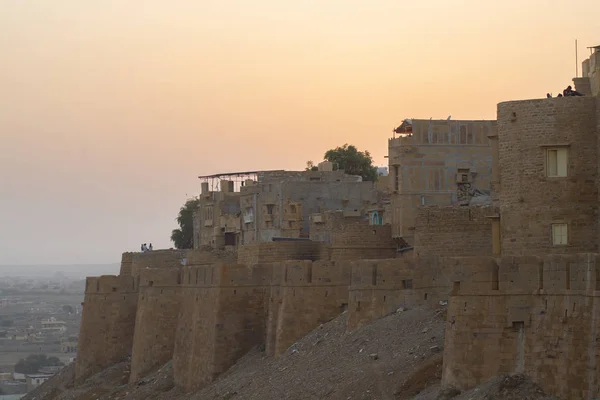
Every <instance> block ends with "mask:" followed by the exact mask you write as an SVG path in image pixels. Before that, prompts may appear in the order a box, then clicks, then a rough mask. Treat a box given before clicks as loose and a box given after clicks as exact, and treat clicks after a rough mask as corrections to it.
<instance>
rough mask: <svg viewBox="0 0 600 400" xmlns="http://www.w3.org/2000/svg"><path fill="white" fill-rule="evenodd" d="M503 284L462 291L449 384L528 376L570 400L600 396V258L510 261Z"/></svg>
mask: <svg viewBox="0 0 600 400" xmlns="http://www.w3.org/2000/svg"><path fill="white" fill-rule="evenodd" d="M498 266H499V270H498V275H497V276H498V278H499V279H498V280H497V281H496V280H494V279H491V280H490V281H488V282H479V284H478V285H473V286H471V287H469V286H465V287H463V286H461V287H460V288H459V289H458V290H456V291H455V292H454V295H453V297H452V298H451V301H450V304H449V308H448V322H447V328H446V345H445V353H444V368H443V378H442V379H443V381H442V382H443V385H445V386H455V387H458V388H460V389H467V388H470V387H473V386H475V385H478V384H479V383H482V382H484V381H486V380H487V379H489V378H491V377H493V376H496V375H498V374H505V373H513V372H521V373H525V374H527V375H529V376H531V377H532V378H533V380H534V381H536V382H537V383H538V384H540V385H541V387H542V388H543V389H544V391H546V392H547V393H550V394H553V395H556V396H559V397H560V398H563V399H594V398H597V397H598V396H599V395H600V391H599V390H600V388H599V380H598V379H599V372H598V368H597V366H598V365H599V361H600V348H598V346H597V341H598V335H599V334H600V319H599V318H598V315H600V302H599V299H600V258H599V256H598V255H597V254H576V255H549V256H546V257H543V258H540V257H531V256H529V257H508V258H502V259H501V260H500V261H499V265H498Z"/></svg>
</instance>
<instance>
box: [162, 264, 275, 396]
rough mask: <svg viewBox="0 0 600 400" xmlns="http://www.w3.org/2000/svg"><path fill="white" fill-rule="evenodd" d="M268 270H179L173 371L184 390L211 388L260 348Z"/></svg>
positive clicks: (258, 267) (266, 267)
mask: <svg viewBox="0 0 600 400" xmlns="http://www.w3.org/2000/svg"><path fill="white" fill-rule="evenodd" d="M272 270H273V269H272V266H271V265H262V264H258V265H254V266H252V267H247V266H245V265H240V264H237V265H236V264H233V265H227V264H218V265H213V266H198V267H197V266H186V267H184V268H183V276H182V278H183V279H182V285H181V308H180V310H181V311H180V313H179V322H178V324H177V328H176V334H175V347H174V354H173V370H174V375H175V382H176V384H177V385H178V386H180V387H182V388H183V389H184V390H194V389H198V388H201V387H203V386H205V385H206V384H208V383H210V382H211V381H212V380H213V379H214V378H216V377H217V376H218V375H220V374H221V373H223V372H225V371H226V370H227V369H228V368H229V367H230V366H231V365H233V364H234V363H235V361H237V360H238V359H239V358H240V357H242V356H243V355H244V354H246V353H247V352H248V351H249V350H250V349H251V348H252V347H253V346H256V345H258V344H261V343H263V342H264V338H265V335H266V320H267V301H268V297H269V291H270V283H271V277H272Z"/></svg>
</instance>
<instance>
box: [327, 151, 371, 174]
mask: <svg viewBox="0 0 600 400" xmlns="http://www.w3.org/2000/svg"><path fill="white" fill-rule="evenodd" d="M325 159H326V160H327V161H329V162H332V163H333V169H343V170H344V171H345V172H346V173H347V174H349V175H360V176H362V178H363V181H373V182H374V181H376V180H377V177H378V176H377V167H375V166H373V159H372V158H371V154H370V153H369V151H368V150H365V151H364V152H363V151H358V149H357V148H356V147H355V146H352V145H348V144H345V145H343V146H342V147H336V148H335V149H332V150H329V151H327V153H325Z"/></svg>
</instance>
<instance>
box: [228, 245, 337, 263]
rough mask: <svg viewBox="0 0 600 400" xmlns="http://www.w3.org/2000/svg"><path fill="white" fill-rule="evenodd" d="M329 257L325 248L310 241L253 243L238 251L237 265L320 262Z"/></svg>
mask: <svg viewBox="0 0 600 400" xmlns="http://www.w3.org/2000/svg"><path fill="white" fill-rule="evenodd" d="M328 257H329V253H328V248H327V246H325V245H323V244H322V243H319V242H312V241H310V240H299V241H298V240H291V241H277V242H266V243H253V244H249V245H244V246H241V247H240V248H239V249H238V258H237V262H238V264H246V265H254V264H263V263H273V262H280V261H286V260H312V261H316V260H322V259H327V258H328Z"/></svg>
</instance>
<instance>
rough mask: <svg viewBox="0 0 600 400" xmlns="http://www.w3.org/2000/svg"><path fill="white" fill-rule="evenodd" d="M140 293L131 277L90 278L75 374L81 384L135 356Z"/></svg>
mask: <svg viewBox="0 0 600 400" xmlns="http://www.w3.org/2000/svg"><path fill="white" fill-rule="evenodd" d="M136 309H137V291H136V290H135V288H134V282H133V278H132V277H131V276H114V275H106V276H101V277H93V278H87V280H86V286H85V301H84V307H83V315H82V317H81V328H80V333H79V349H78V352H77V361H76V370H75V375H76V379H77V381H79V382H81V381H83V380H85V379H86V378H87V377H89V376H90V375H93V374H95V373H96V372H99V371H101V370H103V369H104V368H106V367H108V366H110V365H112V364H115V363H118V362H120V361H123V360H124V359H125V358H126V357H127V356H128V355H130V354H131V346H132V344H133V330H134V326H135V314H136Z"/></svg>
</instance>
